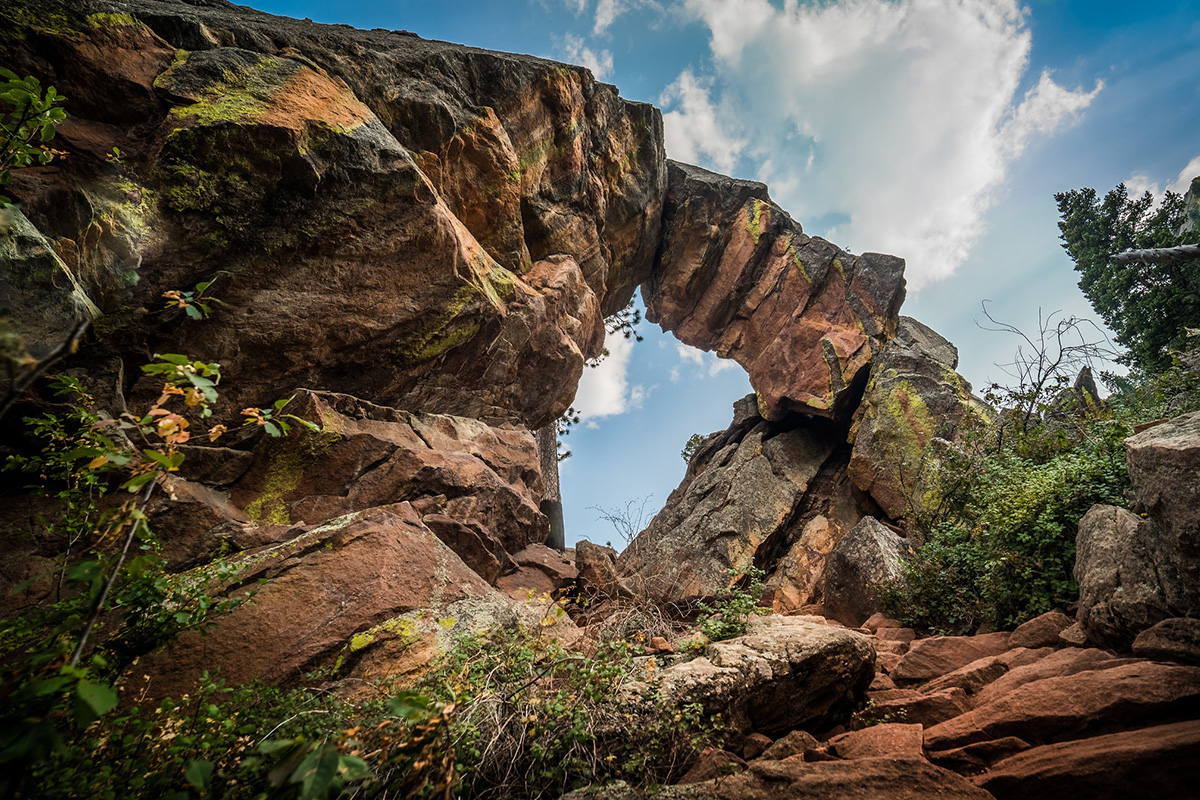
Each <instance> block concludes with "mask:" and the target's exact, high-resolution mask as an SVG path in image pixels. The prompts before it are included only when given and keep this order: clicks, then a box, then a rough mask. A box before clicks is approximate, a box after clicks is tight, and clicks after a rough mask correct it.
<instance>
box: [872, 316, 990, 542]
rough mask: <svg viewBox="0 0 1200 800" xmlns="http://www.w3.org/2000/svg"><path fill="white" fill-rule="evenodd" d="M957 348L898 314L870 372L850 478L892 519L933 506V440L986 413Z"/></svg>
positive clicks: (947, 439)
mask: <svg viewBox="0 0 1200 800" xmlns="http://www.w3.org/2000/svg"><path fill="white" fill-rule="evenodd" d="M957 366H958V349H957V348H955V347H954V345H952V344H951V343H950V342H949V341H947V340H946V339H945V338H943V337H942V336H940V335H939V334H937V333H936V332H935V331H933V330H932V329H930V328H929V327H928V326H926V325H923V324H921V323H920V322H918V321H917V320H915V319H912V318H911V317H901V318H900V324H899V326H898V328H897V331H896V337H895V338H894V339H892V340H891V341H890V342H888V344H887V346H886V347H884V349H883V352H882V353H880V355H879V358H878V359H877V360H876V362H875V365H874V366H873V367H872V370H871V379H870V382H869V383H868V384H867V389H866V394H865V395H864V396H863V400H862V404H861V405H860V406H859V408H858V411H857V412H856V416H855V423H854V430H853V431H852V432H851V437H852V439H853V442H854V451H853V454H852V455H851V457H850V477H851V479H852V480H853V481H854V484H855V486H857V487H858V488H859V489H861V490H863V491H864V492H868V493H869V494H870V495H871V497H872V499H873V500H874V501H875V502H876V503H878V504H879V505H880V507H881V508H883V510H884V511H885V512H887V515H888V516H889V517H891V518H893V519H899V518H902V517H903V518H908V519H910V520H911V519H912V518H913V517H914V516H918V515H921V514H922V513H925V512H929V511H933V510H934V509H935V508H936V506H937V503H938V501H939V500H940V498H938V497H936V487H937V481H936V473H937V466H938V460H937V458H936V456H933V455H930V454H928V453H927V452H926V450H927V448H928V447H929V446H930V443H931V442H933V441H934V440H935V439H937V440H940V441H942V442H944V443H945V445H944V446H946V447H950V446H953V445H952V443H953V442H955V441H956V440H957V439H959V438H960V436H961V435H962V434H964V433H965V432H966V431H967V430H968V429H970V428H971V427H972V426H976V427H977V426H979V425H981V424H983V423H984V422H985V421H986V420H987V419H988V418H989V416H990V412H989V411H988V410H987V409H986V407H985V406H984V405H983V403H982V402H980V401H979V400H977V399H976V398H974V397H973V396H972V395H971V384H969V383H967V381H966V380H965V379H963V377H962V376H961V375H959V374H958V373H956V372H955V371H954V370H955V368H956V367H957Z"/></svg>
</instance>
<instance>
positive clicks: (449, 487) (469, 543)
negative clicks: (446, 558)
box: [230, 391, 549, 577]
mask: <svg viewBox="0 0 1200 800" xmlns="http://www.w3.org/2000/svg"><path fill="white" fill-rule="evenodd" d="M287 408H288V411H289V412H290V413H293V414H295V415H297V416H299V417H302V418H304V419H308V420H310V421H312V422H314V423H316V424H319V425H320V426H321V431H320V432H319V433H316V432H313V431H309V430H306V429H302V428H301V427H300V426H299V425H297V426H296V427H295V429H294V430H293V432H292V434H291V435H289V436H287V437H285V438H283V439H263V440H262V442H261V444H260V445H259V447H258V448H257V450H256V456H255V461H254V465H253V466H252V467H251V468H250V470H249V471H248V472H247V473H246V474H245V475H244V476H243V477H242V478H241V479H239V480H238V482H237V483H236V484H235V485H234V486H233V487H232V489H231V490H230V494H231V497H232V499H233V501H234V502H235V503H236V504H237V505H238V506H240V507H241V508H243V509H244V510H245V513H246V514H247V516H249V517H250V518H251V519H253V520H256V521H259V522H271V523H276V524H280V523H290V522H299V521H304V522H306V523H308V524H310V525H313V524H319V523H321V522H324V521H325V520H328V519H332V518H334V517H337V516H340V515H342V514H346V513H349V512H351V511H359V510H362V509H366V508H371V507H373V506H381V505H386V504H389V503H396V502H400V501H405V500H411V501H414V502H417V503H418V504H419V505H420V507H421V514H422V516H429V517H431V518H432V520H433V527H434V529H435V530H437V531H440V532H441V535H444V536H445V539H444V540H445V541H447V542H448V543H449V544H451V545H452V546H455V547H459V548H461V552H462V554H463V556H464V557H465V558H467V559H469V560H470V561H471V562H472V563H474V564H476V565H477V566H479V567H480V568H481V570H482V571H483V572H485V573H487V574H488V576H489V577H494V576H496V575H499V574H500V573H501V572H504V571H506V570H507V569H510V568H511V562H510V561H509V559H508V557H507V555H505V553H506V552H507V553H514V552H517V551H519V550H521V549H522V548H524V547H526V546H527V545H529V544H532V543H540V542H544V541H545V539H546V536H547V535H548V534H549V523H548V521H547V520H546V517H545V516H544V515H543V514H542V513H541V511H540V510H539V508H538V504H539V502H540V500H541V494H542V477H541V470H540V467H539V465H538V457H537V446H536V444H535V443H534V440H533V436H532V435H531V434H530V433H529V432H528V431H526V430H524V429H521V428H514V427H511V426H498V427H492V426H488V425H485V424H484V423H482V422H478V421H476V420H471V419H465V418H462V417H451V416H446V415H442V414H411V413H408V412H404V411H397V410H395V409H390V408H384V407H382V406H376V405H373V404H371V403H367V402H364V401H362V400H357V399H355V398H352V397H349V396H347V395H338V394H329V393H325V392H307V391H305V392H300V393H298V394H297V395H296V399H295V400H293V401H292V403H291V404H290V405H289V406H288V407H287ZM455 521H456V522H457V523H460V525H458V526H457V527H455V526H454V525H453V524H452V523H454V522H455ZM489 554H490V558H489ZM492 558H494V559H495V563H494V564H493V563H492V561H491V559H492Z"/></svg>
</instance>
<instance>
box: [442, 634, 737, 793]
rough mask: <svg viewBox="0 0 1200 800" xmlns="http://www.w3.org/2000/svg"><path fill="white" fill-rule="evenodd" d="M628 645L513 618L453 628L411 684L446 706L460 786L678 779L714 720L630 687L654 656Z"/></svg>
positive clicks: (648, 671) (510, 789)
mask: <svg viewBox="0 0 1200 800" xmlns="http://www.w3.org/2000/svg"><path fill="white" fill-rule="evenodd" d="M635 648H636V650H638V651H640V648H639V647H637V646H636V645H633V644H631V643H629V642H626V641H623V640H614V641H608V642H602V643H600V644H599V645H598V646H597V647H596V650H595V652H594V653H592V654H584V653H580V652H574V651H570V650H566V649H564V648H563V647H561V646H560V645H559V644H558V643H557V642H555V641H554V640H551V639H546V638H543V637H540V636H538V635H537V634H536V633H535V632H530V631H527V630H524V629H518V628H506V629H501V630H496V631H493V632H491V633H488V634H473V635H468V636H465V637H463V638H460V639H459V640H458V641H457V642H456V643H455V645H454V647H453V648H452V649H451V650H450V652H448V653H447V654H446V655H445V656H444V657H443V658H442V659H441V660H440V662H439V663H438V665H437V666H436V668H435V669H434V670H433V671H431V672H430V673H429V674H428V675H426V676H425V678H424V679H423V680H422V682H421V684H420V687H421V690H422V691H424V692H426V693H427V694H429V695H430V696H431V697H434V698H436V699H439V700H441V701H444V702H447V703H453V704H454V708H455V713H454V717H453V719H452V720H451V722H450V731H451V741H452V742H453V746H454V749H455V752H456V753H457V759H458V766H457V770H458V772H459V773H460V774H461V776H462V783H461V785H460V787H459V794H460V795H461V796H464V797H472V798H541V797H558V796H559V795H561V794H563V793H565V792H567V791H570V790H572V789H575V788H578V787H581V786H586V785H588V784H592V783H597V782H601V781H604V780H611V779H622V780H625V781H627V782H629V783H630V784H633V785H636V786H643V787H644V786H650V785H654V784H661V783H667V782H669V781H671V780H674V779H677V778H679V777H680V776H681V775H682V773H683V770H684V769H686V767H687V766H688V765H689V764H690V763H691V762H692V761H693V760H694V758H695V754H696V753H697V752H699V750H701V749H703V747H704V746H705V745H706V744H708V743H709V742H710V741H711V740H712V738H713V733H712V732H713V730H715V723H714V722H713V721H712V720H707V719H705V718H704V715H703V713H702V711H701V709H700V707H699V706H697V705H688V706H684V707H682V708H675V707H673V706H668V707H664V706H663V704H662V703H661V702H660V701H659V699H658V698H657V697H656V696H654V695H653V693H651V694H650V696H646V694H645V693H644V692H643V693H641V694H639V693H638V692H637V690H638V689H639V687H640V688H643V689H644V687H645V686H646V685H647V684H646V683H645V681H646V679H647V678H649V677H651V676H652V674H653V673H654V671H655V670H656V669H657V668H658V665H657V662H656V661H655V660H654V659H652V658H644V657H643V658H636V657H635V656H634V653H635Z"/></svg>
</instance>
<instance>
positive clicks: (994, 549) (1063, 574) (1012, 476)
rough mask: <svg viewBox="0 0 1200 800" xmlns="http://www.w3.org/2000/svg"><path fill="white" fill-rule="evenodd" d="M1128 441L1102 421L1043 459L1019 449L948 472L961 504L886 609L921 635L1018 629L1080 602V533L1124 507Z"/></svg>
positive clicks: (1023, 446)
mask: <svg viewBox="0 0 1200 800" xmlns="http://www.w3.org/2000/svg"><path fill="white" fill-rule="evenodd" d="M1129 433H1130V429H1129V427H1128V426H1127V425H1125V424H1124V423H1122V422H1120V421H1117V420H1115V419H1099V420H1093V421H1092V422H1091V423H1090V424H1089V425H1087V426H1084V427H1082V428H1081V429H1080V434H1081V435H1080V438H1079V439H1078V440H1077V441H1075V442H1073V443H1067V444H1066V445H1065V447H1066V449H1060V450H1058V451H1057V452H1054V453H1053V454H1052V455H1049V456H1046V457H1044V460H1041V461H1039V460H1035V459H1034V458H1032V457H1030V456H1028V455H1023V454H1022V453H1027V452H1029V451H1030V449H1031V448H1029V447H1028V446H1027V443H1024V442H1014V443H1013V444H1012V446H1011V449H1007V448H1006V449H1004V450H1002V451H1000V452H998V453H992V454H988V455H986V456H983V457H980V458H977V459H968V460H964V461H963V462H962V463H960V464H957V465H955V466H954V469H953V470H948V471H947V473H948V474H947V476H945V477H946V480H947V482H948V483H952V484H953V487H952V489H948V490H947V493H948V494H949V495H951V498H952V501H951V502H949V503H947V504H946V505H945V506H944V507H943V518H942V520H941V522H940V523H939V524H938V525H936V526H935V527H934V528H933V530H932V532H931V533H930V535H929V537H928V540H927V541H926V542H925V544H924V546H923V547H922V548H921V550H920V552H919V553H918V555H917V556H916V557H915V558H914V559H913V560H911V561H910V562H908V563H906V564H905V565H904V581H902V582H900V583H898V584H893V585H891V586H889V587H885V589H884V590H883V592H882V593H881V600H882V602H883V603H884V606H885V608H886V609H887V610H888V612H889V613H891V614H892V615H894V616H896V617H897V618H898V619H901V620H903V621H904V622H906V623H907V624H910V625H912V626H913V627H917V628H921V629H924V630H932V631H938V632H942V633H949V632H965V631H969V630H973V629H975V628H976V627H978V625H979V624H981V623H982V622H985V621H986V622H989V623H991V624H992V625H995V626H999V627H1007V626H1012V625H1018V624H1020V623H1021V622H1024V621H1025V620H1028V619H1031V618H1032V617H1035V616H1037V615H1039V614H1041V613H1044V612H1046V611H1049V610H1050V609H1052V608H1055V607H1065V606H1066V605H1067V604H1068V603H1070V602H1072V601H1073V600H1075V599H1076V597H1077V596H1078V591H1079V589H1078V586H1077V585H1076V583H1075V580H1074V578H1073V576H1072V572H1073V570H1074V565H1075V534H1076V529H1077V525H1078V522H1079V519H1080V518H1081V517H1082V516H1083V515H1084V514H1085V513H1086V512H1087V510H1088V509H1089V508H1091V507H1092V505H1094V504H1096V503H1108V504H1119V503H1122V502H1124V492H1125V490H1126V489H1127V488H1128V487H1129V477H1128V474H1127V472H1126V466H1125V449H1124V445H1123V440H1124V438H1125V437H1126V436H1128V435H1129ZM1031 435H1041V434H1040V433H1038V432H1036V431H1034V432H1031ZM1044 446H1045V442H1044V440H1043V443H1042V447H1044ZM950 472H953V473H954V474H953V475H949V473H950Z"/></svg>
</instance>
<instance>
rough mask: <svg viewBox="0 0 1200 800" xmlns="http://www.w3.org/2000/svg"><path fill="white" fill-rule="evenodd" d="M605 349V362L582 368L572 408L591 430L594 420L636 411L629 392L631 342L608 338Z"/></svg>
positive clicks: (614, 337)
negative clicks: (606, 352) (587, 423)
mask: <svg viewBox="0 0 1200 800" xmlns="http://www.w3.org/2000/svg"><path fill="white" fill-rule="evenodd" d="M605 346H606V347H607V348H608V358H606V359H604V360H603V361H601V362H600V363H599V364H598V365H597V366H595V367H585V368H584V370H583V377H582V378H581V379H580V380H579V388H578V389H577V390H576V392H575V402H574V403H573V404H572V405H573V406H574V407H575V410H576V411H578V412H579V419H580V421H581V422H589V421H591V422H589V426H590V427H594V420H596V419H599V418H602V417H611V416H614V415H616V414H624V413H625V412H626V411H628V410H630V408H631V407H636V406H633V405H632V403H631V399H630V388H629V359H630V356H631V355H632V354H633V340H632V339H626V338H625V337H623V336H610V337H608V340H607V341H606V342H605ZM635 388H638V387H635ZM642 396H643V397H644V390H643V395H642ZM639 402H640V400H639Z"/></svg>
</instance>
